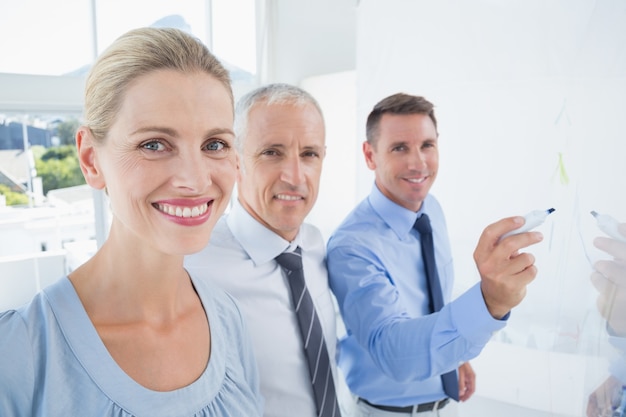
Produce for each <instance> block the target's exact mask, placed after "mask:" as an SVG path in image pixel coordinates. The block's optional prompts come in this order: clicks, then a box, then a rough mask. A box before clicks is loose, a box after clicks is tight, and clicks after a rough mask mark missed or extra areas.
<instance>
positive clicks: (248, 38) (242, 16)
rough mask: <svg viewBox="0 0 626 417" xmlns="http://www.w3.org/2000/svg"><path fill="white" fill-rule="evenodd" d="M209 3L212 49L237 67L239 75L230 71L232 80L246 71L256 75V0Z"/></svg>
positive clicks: (228, 0) (222, 58)
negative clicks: (211, 8)
mask: <svg viewBox="0 0 626 417" xmlns="http://www.w3.org/2000/svg"><path fill="white" fill-rule="evenodd" d="M212 4H213V12H212V17H213V19H212V20H213V21H212V33H213V51H214V52H215V54H216V55H217V56H218V57H220V59H221V60H223V61H224V62H225V63H227V64H229V65H230V66H235V67H237V69H238V72H239V74H237V73H234V74H233V80H234V81H237V79H238V78H241V77H242V76H245V75H246V73H247V74H248V75H249V74H256V8H255V0H223V1H219V0H218V1H214V2H213V3H212ZM238 75H239V77H238Z"/></svg>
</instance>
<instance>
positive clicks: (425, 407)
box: [359, 398, 450, 413]
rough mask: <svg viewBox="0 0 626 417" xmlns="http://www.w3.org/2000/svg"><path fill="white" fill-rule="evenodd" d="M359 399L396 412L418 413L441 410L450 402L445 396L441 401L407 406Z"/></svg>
mask: <svg viewBox="0 0 626 417" xmlns="http://www.w3.org/2000/svg"><path fill="white" fill-rule="evenodd" d="M359 399H360V400H361V401H363V402H364V403H365V404H367V405H369V406H370V407H374V408H377V409H379V410H383V411H391V412H394V413H412V412H413V411H416V412H418V413H423V412H424V411H433V410H439V409H440V408H443V407H445V406H446V404H448V403H449V402H450V399H449V398H445V399H443V400H440V401H433V402H430V403H424V404H419V405H407V406H406V407H395V406H393V405H378V404H372V403H371V402H369V401H367V400H366V399H363V398H359Z"/></svg>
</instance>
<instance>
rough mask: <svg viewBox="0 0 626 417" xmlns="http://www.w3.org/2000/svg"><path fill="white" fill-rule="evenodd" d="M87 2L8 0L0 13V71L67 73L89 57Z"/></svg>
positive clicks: (89, 30) (89, 31)
mask: <svg viewBox="0 0 626 417" xmlns="http://www.w3.org/2000/svg"><path fill="white" fill-rule="evenodd" d="M89 5H90V2H89V1H86V0H9V1H5V2H3V5H2V12H1V13H0V39H2V59H0V72H8V73H18V74H38V75H63V74H69V73H71V72H73V71H74V70H76V69H78V68H80V67H81V66H83V65H85V64H88V63H89V62H91V60H92V56H93V52H92V51H93V48H92V39H91V36H90V34H91V13H90V10H89Z"/></svg>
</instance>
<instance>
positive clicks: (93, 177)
mask: <svg viewBox="0 0 626 417" xmlns="http://www.w3.org/2000/svg"><path fill="white" fill-rule="evenodd" d="M76 148H77V150H78V161H79V162H80V170H81V171H83V176H84V177H85V181H87V184H89V185H90V186H92V187H93V188H95V189H97V190H101V189H103V188H104V187H105V186H106V183H105V181H104V176H103V175H102V171H101V169H100V166H99V164H98V161H97V158H96V148H95V138H94V137H93V134H92V133H91V130H90V129H89V128H88V127H86V126H81V127H80V128H79V129H78V131H77V132H76Z"/></svg>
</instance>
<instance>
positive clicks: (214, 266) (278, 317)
mask: <svg viewBox="0 0 626 417" xmlns="http://www.w3.org/2000/svg"><path fill="white" fill-rule="evenodd" d="M296 246H300V247H301V248H302V263H303V267H304V276H305V281H306V284H307V287H308V289H309V293H310V294H311V298H312V299H313V303H314V304H315V309H316V311H317V314H318V316H319V319H320V322H321V325H322V329H323V331H324V337H325V339H326V346H327V347H328V355H329V357H330V359H331V366H332V367H333V374H334V375H335V381H337V378H336V376H337V371H336V367H335V351H336V339H337V336H336V330H335V327H336V322H335V320H336V316H335V307H334V304H333V300H332V298H331V293H330V290H329V287H328V274H327V272H326V264H325V254H326V245H325V243H324V241H323V238H322V235H321V233H320V231H319V230H318V229H317V228H316V227H314V226H312V225H309V224H303V225H302V226H301V227H300V231H299V233H298V236H296V239H295V240H294V241H293V242H288V241H286V240H284V239H283V238H281V237H280V236H278V235H277V234H275V233H274V232H272V231H271V230H269V229H267V228H266V227H265V226H263V225H262V224H261V223H259V222H258V221H257V220H255V219H254V218H253V217H252V216H251V215H250V214H249V213H248V212H247V211H246V210H245V209H244V208H243V207H242V206H241V204H240V203H239V202H238V201H235V202H234V203H233V207H232V209H231V211H230V212H229V213H228V214H226V215H224V216H223V217H222V218H221V219H220V220H219V221H218V223H217V225H216V226H215V229H214V231H213V233H212V234H211V241H210V243H209V245H208V246H207V247H206V248H204V249H203V250H202V251H201V252H198V253H195V254H193V255H190V256H187V257H186V259H185V267H186V269H187V270H188V271H189V272H190V273H191V274H192V275H193V276H194V277H196V278H200V279H208V280H211V281H212V282H214V283H216V284H218V285H220V286H221V287H222V288H224V289H225V290H226V291H227V292H229V293H230V294H231V295H233V296H234V298H235V299H236V300H237V302H238V304H239V307H240V309H241V311H242V312H243V315H244V318H245V320H246V322H247V328H248V329H249V331H250V333H251V337H252V343H253V347H254V353H255V355H256V359H257V364H258V367H259V375H260V381H261V393H262V394H263V396H264V398H265V413H264V415H265V416H266V417H283V416H284V417H293V416H298V417H308V416H310V417H315V416H316V415H317V412H316V409H315V400H314V397H313V389H312V386H311V380H310V377H309V368H308V365H307V359H306V356H305V351H304V348H303V344H302V340H301V336H300V328H299V327H298V320H297V317H296V313H295V311H294V306H293V304H292V301H291V295H290V293H289V284H288V283H287V281H286V275H285V274H284V272H283V271H282V269H281V267H280V266H279V265H278V263H277V262H276V261H275V260H274V258H275V257H276V256H278V255H279V254H281V253H282V252H284V251H285V250H290V251H291V250H293V249H295V247H296Z"/></svg>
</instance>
